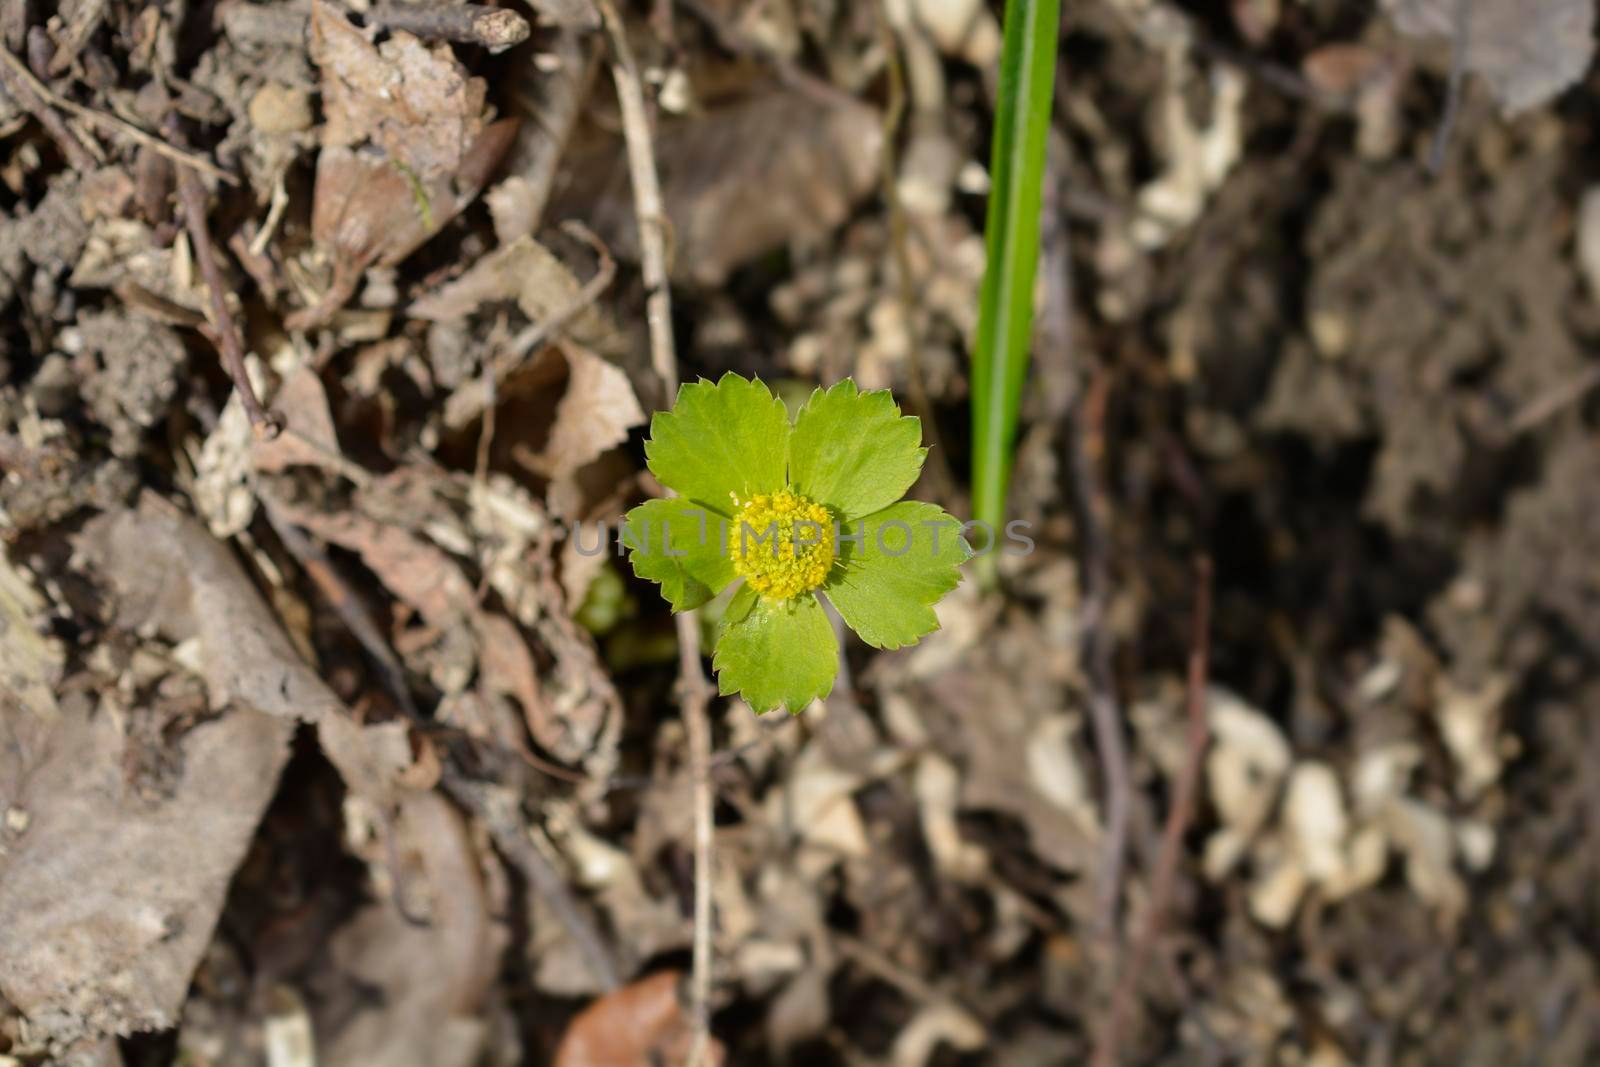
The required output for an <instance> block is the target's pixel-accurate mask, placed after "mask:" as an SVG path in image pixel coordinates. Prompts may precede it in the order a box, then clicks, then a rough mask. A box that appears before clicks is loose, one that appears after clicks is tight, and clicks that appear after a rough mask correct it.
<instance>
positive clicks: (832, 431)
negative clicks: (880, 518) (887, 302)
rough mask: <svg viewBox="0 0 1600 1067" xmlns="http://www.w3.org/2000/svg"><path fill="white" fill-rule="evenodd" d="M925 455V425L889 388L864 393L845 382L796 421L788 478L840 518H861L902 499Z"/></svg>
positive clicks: (814, 398) (819, 395)
mask: <svg viewBox="0 0 1600 1067" xmlns="http://www.w3.org/2000/svg"><path fill="white" fill-rule="evenodd" d="M927 454H928V450H927V449H926V448H923V447H922V424H921V423H920V422H918V421H917V420H916V419H914V418H911V417H910V416H905V415H901V414H900V409H899V408H898V407H896V406H895V402H894V397H892V396H890V395H889V391H888V390H887V389H879V390H875V391H873V392H870V393H860V392H857V391H856V383H855V382H853V381H851V380H850V379H849V378H846V379H845V380H844V381H842V382H840V383H839V384H837V385H835V386H834V387H833V388H831V389H829V390H827V391H826V392H824V391H823V390H821V389H818V390H817V391H816V392H814V393H812V394H811V399H810V400H808V401H806V406H805V407H803V408H801V409H800V414H799V415H798V416H796V418H795V422H794V436H793V437H792V438H791V439H790V441H789V481H790V482H791V483H792V484H793V485H794V487H795V489H796V490H798V491H799V492H801V493H804V494H805V495H806V496H808V497H810V498H811V499H812V500H815V501H817V502H819V503H821V504H826V505H827V506H828V507H829V508H831V509H832V510H833V512H834V514H835V515H836V516H837V517H838V518H840V519H858V518H860V517H862V516H863V515H870V514H872V513H873V512H875V511H878V510H879V509H881V508H886V507H888V506H889V505H890V504H893V503H894V502H895V501H896V500H899V499H900V498H901V497H902V496H904V495H905V491H906V490H907V489H910V488H911V483H912V482H914V481H916V480H917V474H918V473H919V472H920V471H921V470H922V460H923V458H924V457H925V456H926V455H927Z"/></svg>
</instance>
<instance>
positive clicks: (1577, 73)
mask: <svg viewBox="0 0 1600 1067" xmlns="http://www.w3.org/2000/svg"><path fill="white" fill-rule="evenodd" d="M1385 6H1386V7H1387V8H1388V10H1389V16H1390V17H1391V18H1392V19H1394V24H1395V27H1396V28H1397V29H1398V30H1399V31H1400V32H1401V33H1404V34H1406V35H1408V36H1411V37H1443V38H1445V39H1446V40H1451V41H1453V40H1454V39H1455V36H1456V30H1457V28H1458V25H1459V24H1460V22H1461V19H1460V18H1459V17H1458V16H1459V14H1461V13H1464V14H1465V16H1466V18H1465V29H1466V34H1467V50H1466V58H1465V63H1466V68H1467V69H1468V70H1470V71H1472V72H1473V73H1475V74H1477V75H1478V76H1479V77H1481V78H1483V80H1484V82H1486V83H1487V84H1488V86H1489V90H1490V92H1492V93H1493V94H1494V98H1495V99H1496V100H1497V101H1498V102H1499V104H1500V108H1501V110H1502V111H1504V112H1505V113H1506V114H1507V115H1514V114H1516V113H1517V112H1519V111H1526V110H1528V109H1529V108H1532V107H1538V106H1539V105H1540V104H1543V103H1544V102H1545V101H1547V100H1549V99H1551V98H1552V97H1554V96H1555V95H1556V94H1557V93H1559V92H1561V91H1562V90H1563V89H1565V88H1567V87H1568V86H1569V85H1572V84H1573V83H1574V82H1576V81H1577V80H1578V79H1579V78H1582V77H1583V74H1584V72H1585V71H1586V70H1588V69H1589V61H1590V60H1591V59H1593V58H1594V0H1385Z"/></svg>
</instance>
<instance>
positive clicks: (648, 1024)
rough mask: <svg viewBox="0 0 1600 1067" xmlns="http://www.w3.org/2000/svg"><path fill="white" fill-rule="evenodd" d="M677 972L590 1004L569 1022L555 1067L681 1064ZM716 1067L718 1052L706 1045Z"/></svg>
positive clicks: (683, 1024)
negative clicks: (570, 1023)
mask: <svg viewBox="0 0 1600 1067" xmlns="http://www.w3.org/2000/svg"><path fill="white" fill-rule="evenodd" d="M681 977H682V976H681V975H680V974H679V973H678V972H676V971H662V972H660V973H658V974H653V975H651V976H650V977H648V978H641V979H640V980H639V981H637V982H634V983H633V984H632V985H627V986H623V987H622V988H621V989H619V990H617V991H616V992H614V993H608V994H606V995H605V996H603V997H601V998H600V999H599V1000H597V1001H595V1002H594V1003H593V1004H591V1005H589V1007H587V1008H585V1009H584V1010H583V1011H582V1012H580V1013H579V1014H578V1017H577V1018H575V1019H573V1020H572V1025H571V1026H569V1027H568V1028H567V1032H566V1035H565V1036H564V1037H562V1039H561V1045H560V1047H559V1048H557V1049H556V1059H555V1067H654V1065H655V1064H657V1063H681V1062H683V1059H684V1057H685V1056H686V1055H687V1054H688V1051H689V1022H688V1018H687V1016H686V1015H685V1014H684V1010H683V1005H682V1004H681V1003H680V1001H679V999H678V982H679V980H680V979H681ZM708 1058H709V1060H710V1061H711V1062H712V1063H713V1064H720V1063H721V1062H722V1059H723V1050H722V1046H721V1044H720V1043H719V1042H717V1041H716V1040H715V1039H713V1040H712V1042H711V1050H710V1055H709V1057H708Z"/></svg>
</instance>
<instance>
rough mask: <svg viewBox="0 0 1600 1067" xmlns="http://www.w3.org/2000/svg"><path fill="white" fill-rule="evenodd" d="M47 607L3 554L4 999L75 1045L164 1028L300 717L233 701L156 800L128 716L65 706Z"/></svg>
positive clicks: (0, 860)
mask: <svg viewBox="0 0 1600 1067" xmlns="http://www.w3.org/2000/svg"><path fill="white" fill-rule="evenodd" d="M252 595H253V594H252ZM44 606H45V602H44V600H43V598H42V597H40V596H39V594H38V593H37V592H36V591H35V590H34V589H33V587H32V585H31V583H30V582H29V581H28V579H27V578H26V577H25V576H24V575H23V574H21V573H20V572H18V571H15V570H13V569H12V568H11V567H10V565H9V564H7V563H5V562H4V561H0V626H3V629H4V633H5V640H4V641H0V672H3V674H4V677H5V678H6V681H7V684H6V686H5V687H4V688H0V739H3V740H0V816H3V817H4V818H3V822H0V994H3V995H4V997H5V999H7V1000H9V1001H10V1002H11V1003H12V1004H13V1005H15V1006H16V1007H17V1008H18V1009H19V1010H21V1011H22V1012H23V1013H24V1014H25V1015H27V1017H28V1019H29V1022H30V1024H31V1025H32V1026H33V1027H35V1028H36V1029H37V1032H38V1033H39V1034H40V1035H42V1036H48V1037H50V1038H51V1039H53V1040H56V1041H60V1042H64V1043H73V1042H78V1041H80V1040H82V1041H92V1040H94V1039H96V1038H98V1037H100V1036H103V1035H106V1034H111V1033H124V1034H125V1033H128V1032H130V1031H132V1030H136V1029H161V1028H165V1027H169V1026H172V1025H173V1024H174V1023H175V1022H176V1020H177V1013H178V1009H179V1008H180V1006H181V1005H182V1003H183V999H184V996H185V995H186V993H187V991H188V988H189V984H190V980H191V978H192V976H193V974H194V969H195V966H196V964H197V962H198V961H199V959H200V955H201V953H202V952H203V951H204V949H205V946H206V944H207V943H208V942H209V941H210V938H211V931H212V928H213V927H214V926H215V924H216V920H217V915H218V913H219V912H220V910H221V907H222V901H223V898H224V896H225V895H226V892H227V887H228V883H229V880H230V879H231V878H232V876H233V871H234V868H235V867H236V866H237V865H238V863H239V861H240V859H241V858H242V857H243V855H244V852H245V850H246V848H247V847H248V845H249V842H250V838H251V837H252V836H253V834H254V832H255V826H256V822H257V821H258V820H259V818H260V816H261V813H262V812H263V810H265V808H266V805H267V803H268V801H269V800H270V799H271V797H272V794H273V791H274V790H275V788H276V785H277V780H278V773H279V771H280V770H281V769H282V767H283V764H284V762H285V761H286V760H287V758H288V742H289V738H290V736H291V735H292V733H293V731H294V723H293V722H292V721H291V720H288V719H282V718H275V717H273V716H270V715H266V714H262V713H260V712H258V711H256V710H253V709H251V708H249V707H234V708H232V709H230V710H228V711H227V712H225V713H224V714H223V715H221V716H220V717H219V718H216V719H213V720H211V721H208V722H204V723H202V724H200V725H199V726H196V727H194V728H192V729H190V730H188V731H187V732H186V733H184V734H183V735H182V736H181V737H179V738H177V739H175V740H174V741H173V742H172V744H171V751H170V752H168V753H166V754H165V755H166V757H167V761H168V763H169V765H171V766H174V767H177V768H179V770H178V772H177V773H176V774H175V775H172V776H170V777H167V778H164V779H163V788H162V790H161V792H160V793H159V794H158V795H155V796H151V795H150V794H149V793H148V792H146V791H142V790H137V789H136V788H135V787H134V786H133V785H131V784H130V781H129V778H128V774H127V771H126V769H125V768H126V767H127V766H128V765H129V756H130V753H132V752H134V751H135V749H136V747H137V746H138V745H139V744H140V742H138V741H136V740H134V739H132V738H130V737H129V736H128V734H127V731H126V724H127V723H128V721H129V718H130V717H129V716H128V715H127V714H126V713H125V712H122V713H119V711H120V709H116V708H99V709H96V708H94V707H92V706H91V705H90V703H89V702H88V701H87V700H78V701H73V702H70V703H68V704H67V705H66V707H65V708H59V707H58V706H57V704H56V700H55V696H54V693H53V692H52V688H51V686H52V683H53V682H54V679H55V675H56V673H57V671H58V670H59V666H60V656H59V651H58V650H57V649H55V647H54V646H53V644H52V643H50V642H48V641H46V640H45V639H44V638H42V637H40V636H39V634H38V633H37V631H36V630H35V627H34V625H33V619H34V617H35V616H36V615H37V614H38V613H39V612H40V611H41V610H42V609H43V608H44ZM113 699H114V698H113Z"/></svg>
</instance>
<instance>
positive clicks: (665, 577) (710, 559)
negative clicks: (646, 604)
mask: <svg viewBox="0 0 1600 1067" xmlns="http://www.w3.org/2000/svg"><path fill="white" fill-rule="evenodd" d="M727 521H728V520H727V519H725V518H723V517H722V516H721V515H718V514H716V513H714V512H712V511H710V510H709V509H707V508H706V507H704V506H703V505H701V504H696V503H695V502H693V501H691V500H685V499H683V498H682V497H675V498H673V499H671V500H650V501H647V502H645V503H643V504H640V505H639V506H638V507H636V508H634V509H633V510H632V511H630V512H628V516H627V519H626V520H625V521H624V523H623V528H622V538H623V543H624V544H625V545H627V546H628V558H629V559H630V561H631V562H632V563H633V573H635V574H637V575H638V576H639V577H641V578H648V579H649V580H650V581H652V582H659V583H660V585H661V595H662V596H663V597H665V598H666V601H667V603H669V604H671V605H672V610H673V611H688V610H690V609H691V608H697V607H699V606H700V605H701V604H704V603H705V602H706V601H708V600H710V599H711V598H712V597H714V596H716V595H717V594H718V593H720V592H722V590H724V589H726V588H727V587H728V584H729V583H730V582H732V581H733V579H734V577H735V576H734V572H733V561H732V560H731V559H729V558H728V553H727V552H726V551H724V549H723V542H724V539H725V538H726V536H727V528H726V525H725V524H726V523H727Z"/></svg>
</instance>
